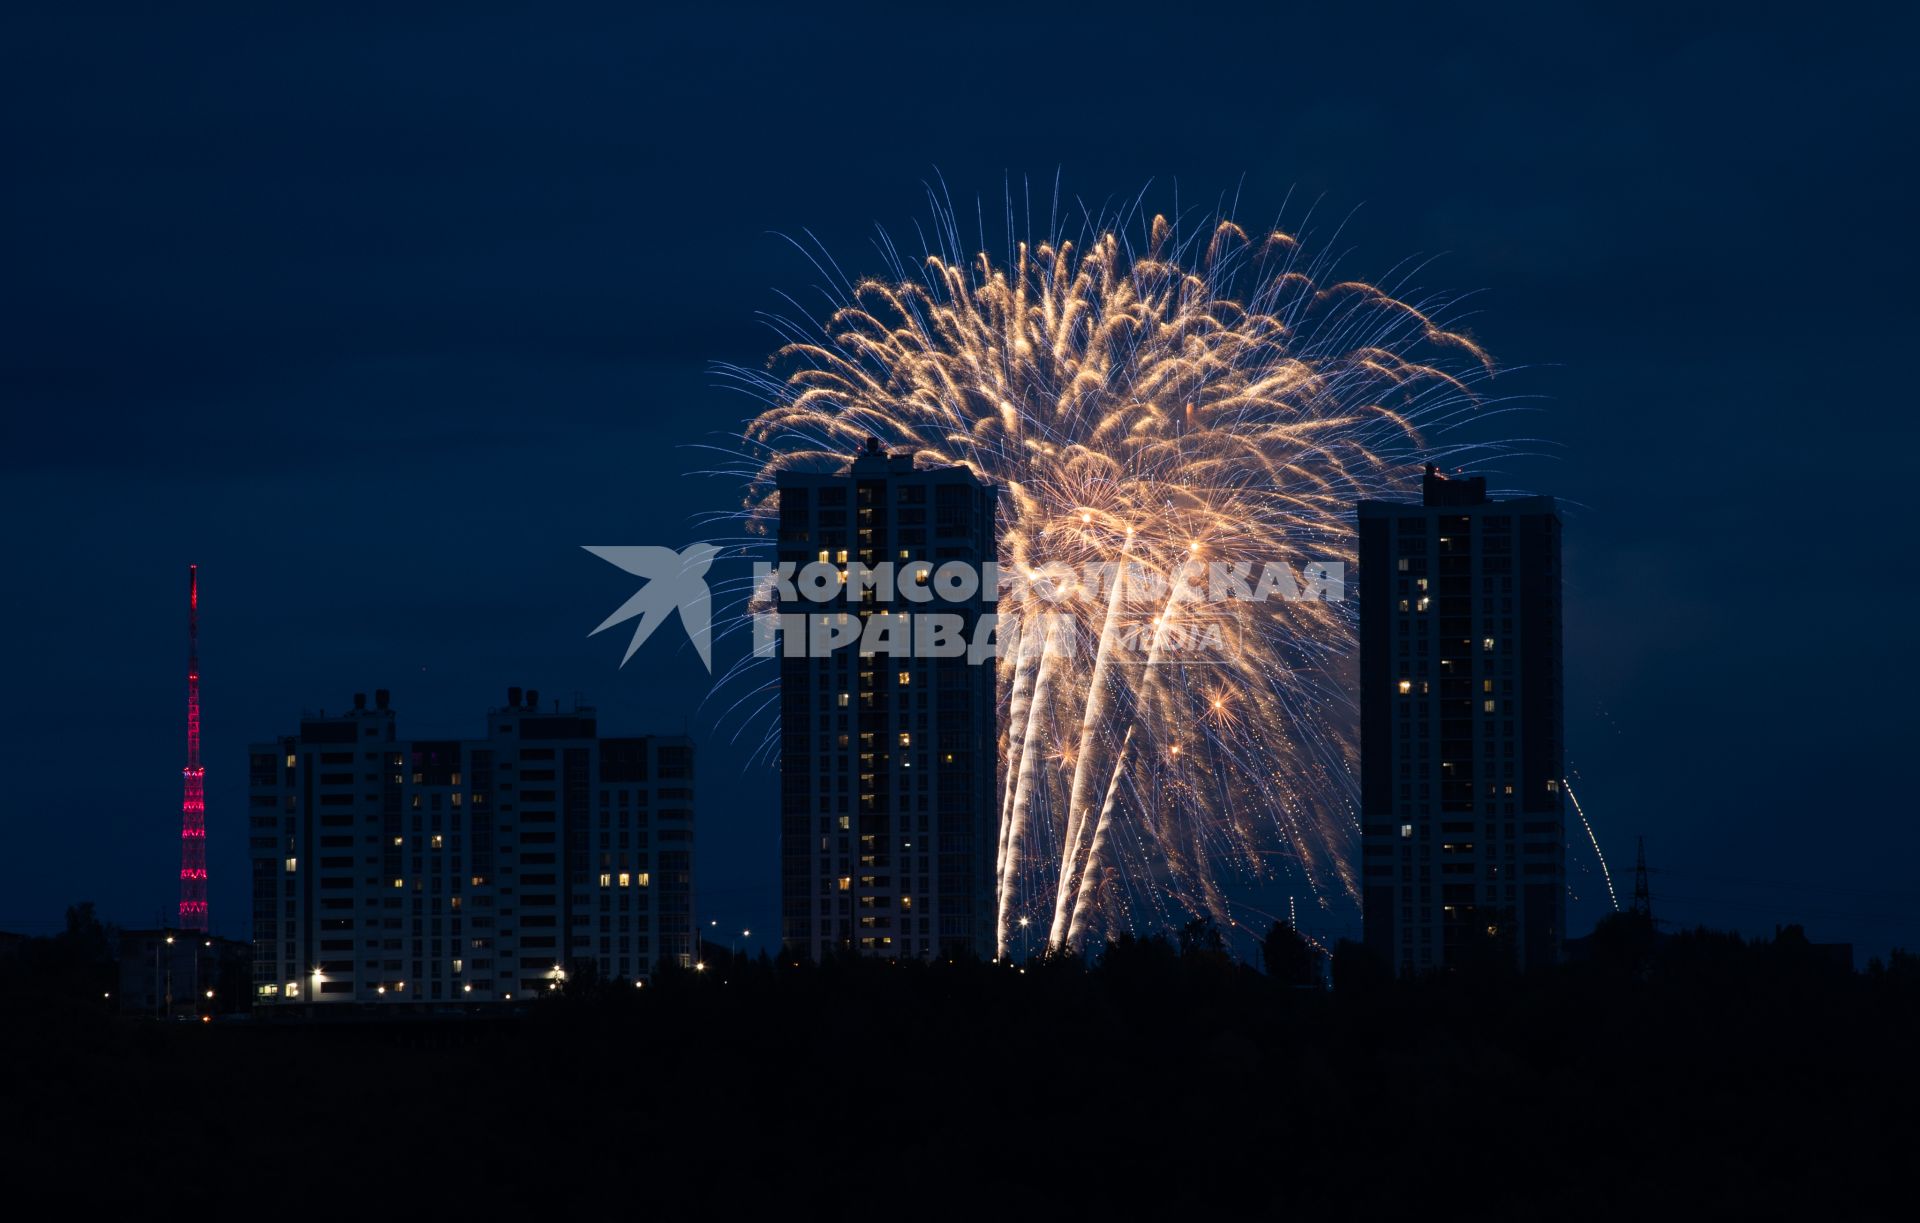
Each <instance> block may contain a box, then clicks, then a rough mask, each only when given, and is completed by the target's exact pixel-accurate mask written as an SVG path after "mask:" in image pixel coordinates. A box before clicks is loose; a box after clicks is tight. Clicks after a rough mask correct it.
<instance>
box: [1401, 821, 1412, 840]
mask: <svg viewBox="0 0 1920 1223" xmlns="http://www.w3.org/2000/svg"><path fill="white" fill-rule="evenodd" d="M1400 839H1401V840H1403V841H1410V840H1412V839H1413V825H1412V824H1402V825H1400Z"/></svg>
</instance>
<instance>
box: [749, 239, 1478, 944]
mask: <svg viewBox="0 0 1920 1223" xmlns="http://www.w3.org/2000/svg"><path fill="white" fill-rule="evenodd" d="M937 211H938V213H939V217H938V219H939V221H940V222H941V225H940V233H941V235H942V236H941V239H940V241H939V242H938V243H937V244H936V245H937V247H938V248H939V249H938V250H936V251H935V252H934V253H930V254H928V255H927V256H925V257H924V258H923V259H922V260H921V261H920V262H919V264H918V266H917V267H907V266H902V265H899V264H898V263H897V262H896V266H895V269H894V275H892V276H891V277H889V278H888V279H886V280H884V281H882V280H868V281H864V282H861V283H859V284H857V285H851V286H848V287H847V288H845V289H844V290H843V291H841V292H840V293H839V294H837V297H838V299H839V305H838V307H837V308H836V309H834V310H833V311H832V312H831V314H830V316H829V317H828V318H827V319H826V321H825V322H824V324H823V325H822V326H821V327H820V329H819V333H818V334H817V335H816V334H814V333H812V332H811V331H805V332H804V333H803V330H802V329H801V328H799V327H794V326H791V325H789V327H788V330H787V332H786V334H787V335H788V336H789V338H790V340H791V342H789V343H787V344H786V345H785V346H784V347H782V348H781V349H780V351H779V352H778V353H777V354H776V356H775V358H774V360H773V361H772V363H771V364H770V365H769V367H768V369H767V370H765V371H755V370H739V369H732V370H729V371H728V372H729V373H730V374H732V375H734V376H736V377H738V378H740V379H742V380H743V381H744V382H746V383H747V384H748V386H749V389H751V390H752V391H753V392H754V393H755V394H756V395H759V396H762V397H763V398H764V399H765V400H766V401H769V402H770V403H771V406H770V407H768V408H767V409H766V410H765V411H764V412H763V413H762V414H761V415H760V416H759V417H758V418H757V419H755V420H754V421H752V422H751V424H750V425H749V427H748V429H747V433H746V439H747V444H748V446H749V456H750V461H751V465H752V470H751V471H750V472H747V473H743V474H747V475H748V476H749V479H750V493H749V498H748V502H747V514H748V516H749V517H750V518H751V519H753V520H754V521H755V523H756V524H757V526H758V528H759V529H760V530H764V529H765V527H766V525H767V524H768V523H770V522H771V521H772V520H773V518H774V516H775V515H776V514H777V504H776V499H775V498H774V496H773V491H774V482H775V480H776V479H777V478H778V477H779V476H780V474H781V473H782V472H785V471H789V470H807V471H821V470H826V471H833V470H840V469H844V468H845V467H846V465H847V464H848V462H849V461H850V457H851V456H852V455H853V453H854V452H855V451H856V450H858V449H859V447H860V446H861V444H862V443H863V442H864V441H865V440H866V439H867V438H868V437H870V436H873V437H878V438H880V439H881V441H882V442H883V443H884V444H886V445H887V446H889V447H892V448H895V449H896V450H897V451H905V452H911V453H912V454H913V456H914V458H915V460H916V461H917V463H918V464H920V465H922V466H934V465H962V466H965V467H967V468H970V469H971V470H972V471H973V472H974V473H975V474H976V475H977V476H978V477H979V478H981V479H982V480H988V481H992V482H994V483H996V484H998V485H1000V486H1001V487H1002V488H1003V489H1004V490H1005V493H1004V495H1003V496H1002V497H1001V499H1000V506H1001V509H1000V513H1001V521H1000V564H1001V566H1002V567H1003V569H1006V570H1008V571H1010V572H1016V573H1026V572H1030V571H1033V570H1035V569H1037V568H1039V567H1041V566H1046V565H1054V566H1058V565H1059V564H1061V563H1064V564H1065V565H1066V566H1068V567H1070V568H1071V569H1072V570H1073V571H1075V572H1084V571H1086V570H1087V567H1088V566H1090V565H1091V566H1093V567H1095V569H1096V570H1097V569H1099V568H1100V567H1103V566H1110V565H1112V564H1113V563H1115V562H1119V563H1122V564H1123V565H1124V566H1128V567H1130V568H1127V569H1126V570H1125V571H1126V572H1131V573H1142V572H1144V573H1145V574H1147V575H1148V576H1150V577H1152V576H1157V577H1159V578H1160V579H1162V581H1160V582H1159V583H1158V584H1154V583H1148V584H1147V585H1148V588H1150V589H1155V590H1158V591H1163V592H1165V593H1164V597H1163V598H1161V601H1160V602H1159V605H1158V606H1156V607H1154V608H1152V609H1151V618H1150V619H1149V620H1148V624H1149V625H1150V630H1149V631H1150V638H1149V641H1148V644H1147V646H1146V648H1145V650H1144V651H1143V652H1138V653H1128V652H1126V651H1124V650H1123V649H1122V646H1121V643H1122V641H1123V639H1125V636H1126V630H1127V629H1128V627H1129V626H1128V625H1127V624H1126V623H1125V620H1126V616H1127V614H1128V608H1127V604H1128V603H1129V602H1130V600H1127V599H1123V598H1119V597H1105V596H1104V595H1103V596H1102V597H1097V598H1083V599H1079V600H1069V601H1066V602H1056V601H1053V600H1050V599H1042V598H1039V597H1038V596H1037V595H1036V594H1035V592H1034V591H1033V590H1032V589H1031V588H1029V587H1028V586H1026V585H1025V584H1020V585H1017V586H1016V587H1015V588H1014V589H1013V590H1012V591H1011V592H1010V593H1009V595H1008V596H1007V597H1005V598H1003V600H1002V602H1001V604H1000V607H999V609H998V610H999V613H1000V617H1001V623H1002V626H1003V628H1002V632H1003V636H1004V637H1005V638H1006V639H1007V640H1008V641H1010V642H1017V643H1018V644H1014V645H1011V646H1010V647H1009V648H1008V649H1007V651H1006V652H1005V654H1004V656H1003V657H1002V658H1001V660H1000V662H999V666H1000V677H999V678H1000V683H999V705H1000V708H999V713H1000V717H999V727H1000V731H999V739H1000V762H1001V770H1000V772H1001V777H1002V781H1001V797H1000V833H999V846H998V865H997V872H996V879H997V881H998V884H997V886H998V938H999V945H1000V950H1001V951H1002V952H1003V953H1004V952H1005V951H1006V950H1008V940H1009V933H1010V932H1012V931H1015V930H1016V928H1024V927H1026V926H1028V925H1029V923H1031V925H1033V926H1036V927H1039V928H1040V929H1041V930H1043V931H1045V933H1046V935H1047V939H1048V944H1049V945H1050V946H1072V947H1077V946H1079V945H1080V944H1081V943H1082V941H1083V939H1084V938H1085V937H1086V936H1087V934H1088V932H1089V931H1094V932H1097V933H1099V934H1111V933H1113V932H1114V931H1117V930H1122V929H1129V928H1159V927H1162V926H1164V925H1166V924H1168V923H1169V922H1170V921H1178V920H1184V919H1185V918H1186V917H1188V916H1189V915H1192V914H1206V915H1210V916H1212V917H1213V918H1214V919H1215V920H1217V921H1219V922H1221V923H1222V924H1223V925H1225V924H1227V923H1230V922H1233V921H1234V920H1235V900H1234V898H1233V896H1232V894H1231V893H1232V891H1233V887H1234V884H1235V883H1236V881H1262V880H1273V879H1276V878H1279V877H1283V876H1284V875H1286V874H1287V873H1288V872H1292V873H1294V874H1297V876H1298V877H1299V878H1300V879H1301V880H1302V881H1304V884H1305V885H1306V886H1307V887H1309V888H1311V889H1312V890H1313V891H1314V893H1315V894H1316V895H1317V896H1319V897H1321V898H1322V900H1323V902H1325V901H1326V900H1328V899H1331V898H1337V897H1341V896H1344V897H1348V898H1351V897H1354V896H1355V895H1356V894H1357V884H1356V880H1355V878H1354V872H1353V869H1352V867H1351V865H1350V864H1349V861H1348V856H1347V848H1348V845H1349V843H1350V842H1351V840H1352V838H1353V836H1354V835H1355V833H1356V832H1357V803H1356V786H1355V781H1354V767H1353V766H1354V762H1355V758H1356V751H1357V716H1356V713H1355V704H1354V700H1353V697H1352V695H1351V693H1352V687H1353V684H1352V682H1351V681H1352V675H1351V666H1350V659H1351V653H1352V649H1353V642H1354V627H1355V626H1354V618H1353V611H1352V607H1351V605H1349V604H1342V603H1336V602H1311V601H1297V602H1266V603H1252V602H1246V603H1238V604H1228V605H1226V606H1227V607H1228V608H1229V609H1231V612H1232V614H1233V615H1234V616H1235V617H1236V622H1235V624H1234V625H1233V626H1232V627H1233V628H1234V629H1235V630H1236V631H1235V632H1233V633H1231V634H1229V635H1228V637H1227V638H1226V641H1227V647H1226V648H1224V649H1221V650H1218V651H1217V652H1216V653H1214V654H1213V655H1211V656H1209V657H1205V658H1198V657H1188V656H1186V655H1184V654H1180V655H1178V656H1176V653H1177V652H1174V651H1169V650H1165V649H1163V648H1161V647H1162V644H1163V637H1162V634H1165V633H1167V632H1168V631H1170V629H1171V628H1172V626H1174V625H1176V624H1178V623H1179V622H1180V621H1182V620H1183V619H1184V618H1187V617H1190V616H1195V615H1201V614H1208V613H1210V612H1217V610H1218V609H1208V608H1203V607H1201V606H1199V605H1197V604H1195V603H1194V602H1193V601H1192V600H1191V596H1190V594H1186V595H1183V593H1182V591H1183V590H1184V589H1185V588H1183V587H1181V586H1180V585H1179V584H1178V583H1177V582H1174V581H1172V580H1171V579H1172V577H1173V575H1174V574H1175V573H1176V571H1177V570H1178V569H1179V567H1180V566H1182V565H1184V564H1186V563H1188V562H1190V561H1192V560H1194V559H1196V558H1205V559H1206V560H1209V561H1222V562H1227V563H1232V564H1238V563H1244V564H1247V565H1249V566H1251V567H1252V568H1253V569H1254V570H1255V571H1258V569H1259V567H1260V566H1261V565H1263V564H1265V563H1268V562H1272V561H1284V562H1288V563H1292V564H1295V565H1298V564H1301V563H1304V562H1308V561H1314V560H1323V559H1324V560H1329V561H1340V562H1344V563H1347V564H1351V563H1352V562H1353V560H1354V557H1353V539H1354V532H1353V527H1352V524H1351V518H1350V515H1351V511H1352V506H1353V503H1354V502H1355V501H1356V500H1359V499H1361V498H1364V497H1370V496H1381V495H1387V494H1390V493H1392V492H1393V491H1394V490H1395V489H1396V488H1397V486H1398V482H1399V478H1400V474H1401V473H1403V472H1407V471H1410V470H1411V469H1412V465H1413V463H1414V462H1415V460H1416V459H1418V458H1422V457H1434V456H1433V455H1432V452H1430V451H1427V450H1424V449H1423V447H1424V446H1425V442H1424V441H1423V439H1422V437H1421V435H1420V432H1419V430H1421V429H1434V428H1441V427H1444V426H1445V425H1446V424H1447V423H1448V422H1449V421H1450V420H1452V419H1453V418H1454V417H1455V416H1456V415H1458V414H1459V413H1461V412H1462V411H1464V410H1467V409H1470V408H1471V407H1472V405H1473V403H1474V400H1473V396H1472V394H1471V390H1470V387H1471V384H1472V383H1473V382H1474V381H1475V380H1476V379H1478V378H1480V377H1483V376H1484V375H1485V374H1486V373H1488V372H1489V371H1490V365H1489V364H1488V362H1487V359H1486V356H1485V354H1484V353H1482V352H1481V351H1480V349H1479V348H1477V347H1476V346H1475V345H1474V344H1473V343H1472V342H1471V341H1470V340H1468V339H1466V338H1465V337H1464V336H1462V335H1459V334H1456V333H1455V332H1453V331H1449V330H1447V329H1445V328H1444V327H1443V326H1442V325H1440V324H1439V323H1437V322H1436V321H1435V317H1436V316H1435V311H1436V309H1443V308H1444V306H1441V307H1435V306H1433V305H1431V304H1430V305H1428V306H1425V307H1416V306H1413V305H1409V304H1407V303H1406V302H1404V301H1401V300H1398V296H1397V295H1396V294H1390V293H1389V292H1387V291H1383V290H1382V289H1380V288H1376V287H1374V286H1372V285H1368V284H1363V283H1359V282H1355V281H1341V282H1338V283H1322V282H1323V281H1331V279H1332V278H1331V277H1330V276H1328V275H1326V269H1325V268H1323V267H1322V266H1321V265H1320V264H1319V263H1317V262H1315V261H1313V260H1310V259H1306V258H1304V257H1303V256H1302V254H1301V249H1300V244H1299V243H1298V242H1297V241H1296V239H1295V238H1294V237H1292V236H1290V235H1288V234H1286V233H1280V232H1270V233H1265V234H1253V235H1250V234H1249V233H1247V232H1246V231H1245V230H1243V229H1242V228H1241V227H1239V226H1238V225H1236V224H1234V223H1233V222H1232V221H1229V220H1217V221H1210V222H1208V224H1207V225H1206V226H1205V227H1204V228H1203V229H1202V230H1201V231H1200V232H1199V233H1197V234H1195V235H1192V236H1189V237H1183V236H1182V234H1181V231H1180V229H1179V228H1178V227H1177V226H1175V225H1173V224H1171V223H1169V222H1168V221H1167V220H1165V219H1164V218H1162V217H1159V216H1155V217H1153V218H1152V219H1151V221H1144V220H1143V219H1142V218H1139V217H1136V216H1126V215H1123V216H1121V217H1117V218H1113V219H1111V220H1095V221H1090V222H1089V223H1088V225H1087V226H1086V228H1085V231H1084V234H1083V237H1082V240H1081V241H1079V242H1076V241H1072V240H1067V239H1061V238H1057V237H1056V238H1052V239H1049V240H1047V241H1042V242H1037V243H1029V242H1024V241H1023V242H1012V243H1010V244H1009V245H1010V249H1009V251H1008V253H1007V254H1006V256H1005V257H1004V259H1003V260H1002V261H1000V262H996V261H995V260H994V259H992V258H991V257H989V256H988V255H986V254H980V255H977V256H974V257H972V258H962V257H960V256H959V255H958V254H957V252H958V249H959V245H960V244H959V239H958V235H957V229H956V227H955V225H954V223H953V216H952V214H951V213H950V212H948V211H944V210H937ZM1010 228H1011V227H1010ZM1129 231H1131V232H1133V233H1136V234H1138V236H1139V240H1140V241H1139V245H1138V246H1137V247H1136V246H1134V245H1132V244H1130V243H1129V241H1128V240H1127V238H1125V237H1123V236H1122V235H1123V234H1125V233H1127V232H1129ZM888 249H889V250H890V249H891V248H890V247H889V248H888ZM1108 571H1109V572H1111V570H1108ZM1156 597H1160V596H1156ZM1063 611H1064V612H1065V613H1067V614H1066V616H1065V617H1064V619H1063V618H1062V616H1061V613H1062V612H1063ZM1043 617H1045V619H1043ZM1048 633H1053V634H1056V635H1058V634H1061V633H1066V634H1070V635H1071V636H1073V637H1074V638H1076V640H1074V641H1072V642H1069V643H1064V644H1069V645H1071V646H1072V647H1074V648H1071V649H1064V650H1063V649H1059V648H1050V649H1042V648H1039V647H1040V646H1041V645H1042V644H1043V643H1045V642H1046V641H1047V634H1048Z"/></svg>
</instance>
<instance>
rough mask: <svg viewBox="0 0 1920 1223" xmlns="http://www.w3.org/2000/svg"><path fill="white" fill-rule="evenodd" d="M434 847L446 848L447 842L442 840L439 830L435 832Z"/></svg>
mask: <svg viewBox="0 0 1920 1223" xmlns="http://www.w3.org/2000/svg"><path fill="white" fill-rule="evenodd" d="M433 847H434V848H435V849H445V848H446V845H445V844H444V843H443V842H442V841H441V839H440V834H439V833H437V832H436V833H434V834H433Z"/></svg>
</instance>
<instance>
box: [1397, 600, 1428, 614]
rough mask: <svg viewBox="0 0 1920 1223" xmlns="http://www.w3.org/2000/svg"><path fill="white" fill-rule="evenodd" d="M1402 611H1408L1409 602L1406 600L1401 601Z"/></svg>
mask: <svg viewBox="0 0 1920 1223" xmlns="http://www.w3.org/2000/svg"><path fill="white" fill-rule="evenodd" d="M1400 610H1401V611H1405V610H1407V601H1406V600H1405V599H1402V600H1400ZM1422 610H1425V609H1424V608H1423V609H1422Z"/></svg>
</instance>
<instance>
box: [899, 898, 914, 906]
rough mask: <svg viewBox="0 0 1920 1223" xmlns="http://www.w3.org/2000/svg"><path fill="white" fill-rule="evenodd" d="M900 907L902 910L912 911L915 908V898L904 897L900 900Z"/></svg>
mask: <svg viewBox="0 0 1920 1223" xmlns="http://www.w3.org/2000/svg"><path fill="white" fill-rule="evenodd" d="M900 907H901V908H902V909H911V908H913V897H911V896H902V897H901V898H900Z"/></svg>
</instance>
